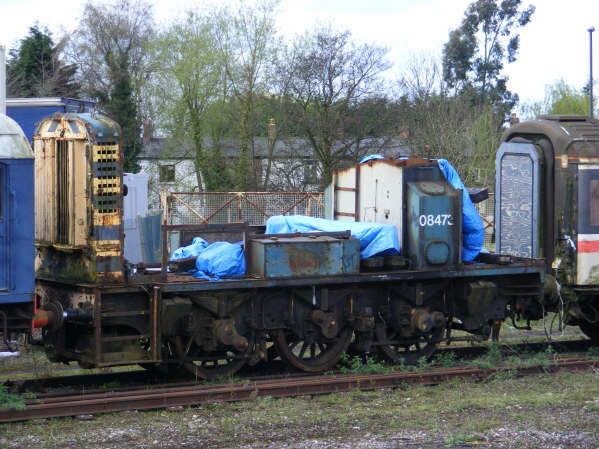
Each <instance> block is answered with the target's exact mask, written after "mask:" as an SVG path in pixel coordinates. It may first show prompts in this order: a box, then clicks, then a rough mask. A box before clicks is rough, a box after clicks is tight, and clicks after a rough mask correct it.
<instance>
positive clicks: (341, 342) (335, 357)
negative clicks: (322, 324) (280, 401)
mask: <svg viewBox="0 0 599 449" xmlns="http://www.w3.org/2000/svg"><path fill="white" fill-rule="evenodd" d="M351 337H352V330H351V328H345V329H342V330H341V331H340V332H339V333H338V335H337V336H336V337H334V338H331V339H327V338H324V337H322V336H314V337H306V338H304V339H302V338H300V337H297V336H296V335H293V333H292V331H288V330H279V331H277V332H276V333H275V335H274V344H275V347H276V350H277V352H278V353H279V355H280V356H281V359H283V360H284V361H286V362H287V363H289V364H290V365H291V366H293V367H294V368H296V369H299V370H301V371H306V372H309V373H318V372H322V371H326V370H329V369H331V368H333V367H334V366H335V365H336V364H337V362H338V361H339V359H340V358H341V355H342V354H343V352H344V351H345V350H346V349H347V347H348V346H349V344H350V342H351Z"/></svg>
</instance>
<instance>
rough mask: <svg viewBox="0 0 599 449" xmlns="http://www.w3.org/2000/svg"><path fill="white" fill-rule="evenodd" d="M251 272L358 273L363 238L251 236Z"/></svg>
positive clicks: (264, 274) (282, 274)
mask: <svg viewBox="0 0 599 449" xmlns="http://www.w3.org/2000/svg"><path fill="white" fill-rule="evenodd" d="M248 246H249V261H248V264H249V266H248V273H249V274H250V275H253V276H258V277H261V278H265V279H279V278H294V277H305V276H336V275H340V274H357V273H358V272H359V270H360V241H359V240H357V239H353V238H349V239H339V238H335V237H329V236H299V237H280V238H279V237H276V236H272V237H266V238H262V239H253V240H250V242H249V244H248Z"/></svg>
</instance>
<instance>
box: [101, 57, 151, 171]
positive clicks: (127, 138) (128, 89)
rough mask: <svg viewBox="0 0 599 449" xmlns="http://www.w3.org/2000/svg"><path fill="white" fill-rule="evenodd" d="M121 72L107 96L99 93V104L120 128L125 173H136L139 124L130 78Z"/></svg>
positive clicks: (139, 140)
mask: <svg viewBox="0 0 599 449" xmlns="http://www.w3.org/2000/svg"><path fill="white" fill-rule="evenodd" d="M122 69H123V70H122V72H120V74H119V75H118V76H115V79H114V84H113V85H112V88H111V89H110V90H109V92H108V96H107V97H106V96H104V95H103V94H101V93H99V95H100V99H101V103H102V104H103V106H104V109H105V110H106V113H107V114H108V115H109V116H110V117H111V118H112V119H113V120H115V121H116V122H117V123H118V124H119V125H120V126H121V132H122V142H123V157H124V161H123V162H124V170H125V171H126V172H134V173H135V172H138V171H139V165H138V163H137V155H138V154H139V152H140V151H141V138H140V131H141V123H140V121H139V114H138V109H137V105H136V103H135V100H134V99H133V89H132V86H131V78H130V77H129V74H128V72H127V70H126V67H124V66H123V67H122Z"/></svg>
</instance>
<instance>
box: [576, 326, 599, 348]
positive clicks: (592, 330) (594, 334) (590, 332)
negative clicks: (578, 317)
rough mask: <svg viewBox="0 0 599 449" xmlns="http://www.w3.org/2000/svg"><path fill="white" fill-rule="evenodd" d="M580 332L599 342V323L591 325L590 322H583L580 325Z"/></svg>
mask: <svg viewBox="0 0 599 449" xmlns="http://www.w3.org/2000/svg"><path fill="white" fill-rule="evenodd" d="M578 327H580V330H581V331H582V332H583V333H584V334H585V335H586V336H587V337H589V338H590V339H591V340H593V341H594V342H596V343H597V342H599V323H589V322H588V321H581V322H580V324H579V325H578Z"/></svg>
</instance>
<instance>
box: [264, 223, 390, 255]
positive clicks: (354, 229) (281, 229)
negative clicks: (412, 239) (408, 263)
mask: <svg viewBox="0 0 599 449" xmlns="http://www.w3.org/2000/svg"><path fill="white" fill-rule="evenodd" d="M314 231H323V232H343V231H350V233H351V236H352V237H354V238H356V239H358V240H360V258H361V259H367V258H369V257H372V256H376V255H394V254H399V250H400V244H399V238H398V236H397V228H396V227H395V226H393V225H389V224H381V223H364V222H360V221H357V222H356V221H334V220H326V219H324V218H313V217H306V216H303V215H292V216H283V215H276V216H274V217H270V218H269V219H268V220H267V221H266V234H292V233H296V232H314Z"/></svg>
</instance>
